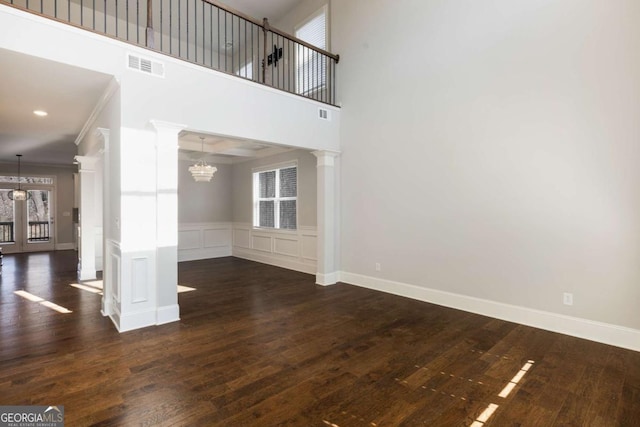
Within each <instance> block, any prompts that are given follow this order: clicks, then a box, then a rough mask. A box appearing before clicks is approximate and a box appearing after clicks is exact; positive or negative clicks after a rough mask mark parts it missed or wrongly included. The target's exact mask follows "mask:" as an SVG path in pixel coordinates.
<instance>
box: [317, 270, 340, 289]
mask: <svg viewBox="0 0 640 427" xmlns="http://www.w3.org/2000/svg"><path fill="white" fill-rule="evenodd" d="M338 276H339V274H338V272H334V273H328V274H321V273H316V285H320V286H331V285H335V284H336V283H338Z"/></svg>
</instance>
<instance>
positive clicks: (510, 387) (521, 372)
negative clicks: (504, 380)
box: [498, 360, 535, 398]
mask: <svg viewBox="0 0 640 427" xmlns="http://www.w3.org/2000/svg"><path fill="white" fill-rule="evenodd" d="M534 363H535V362H534V361H533V360H529V361H528V362H527V363H525V364H524V365H523V366H522V368H520V370H519V371H518V373H517V374H515V375H514V376H513V378H511V381H509V384H507V385H506V386H505V387H504V388H503V389H502V391H501V392H500V394H499V395H498V396H500V397H502V398H505V397H507V396H509V393H511V390H513V389H514V387H515V386H516V385H517V384H518V383H519V382H520V380H522V377H524V375H525V374H526V373H527V372H528V371H529V368H531V366H532V365H533V364H534Z"/></svg>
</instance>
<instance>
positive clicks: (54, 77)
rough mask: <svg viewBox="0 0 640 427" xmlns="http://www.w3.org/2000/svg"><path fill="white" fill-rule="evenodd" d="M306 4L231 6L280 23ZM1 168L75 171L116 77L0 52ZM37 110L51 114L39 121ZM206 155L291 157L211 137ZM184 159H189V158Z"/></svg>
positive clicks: (265, 1)
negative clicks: (16, 165) (86, 134)
mask: <svg viewBox="0 0 640 427" xmlns="http://www.w3.org/2000/svg"><path fill="white" fill-rule="evenodd" d="M300 1H301V0H225V1H224V3H225V4H227V5H229V6H230V7H232V8H234V9H236V10H239V11H242V12H243V13H245V14H247V15H250V16H253V17H256V18H258V19H261V18H262V17H267V18H269V19H270V20H274V21H275V20H277V19H278V18H280V17H282V16H284V15H285V14H286V13H287V12H288V11H289V10H290V9H291V8H292V7H293V6H294V5H295V4H297V3H299V2H300ZM0 70H2V72H1V76H2V78H0V162H11V163H12V162H15V161H16V154H22V155H23V157H22V161H23V163H25V164H27V163H36V164H51V165H71V164H72V163H73V157H74V156H75V155H76V148H77V147H76V145H75V140H76V138H77V137H78V134H79V133H80V131H81V130H82V128H83V126H84V124H85V123H86V121H87V119H88V118H89V116H90V115H91V113H92V111H93V109H94V107H95V106H96V105H97V104H98V101H99V99H100V97H101V96H102V94H103V93H104V91H105V89H106V87H107V85H108V84H109V82H110V80H111V78H112V77H111V76H109V75H106V74H101V73H97V72H93V71H89V70H86V69H81V68H77V67H72V66H69V65H65V64H60V63H56V62H52V61H48V60H43V59H40V58H35V57H31V56H28V55H23V54H20V53H16V52H13V51H9V50H5V49H0ZM36 109H42V110H45V111H47V112H48V113H49V115H48V116H47V117H43V118H41V117H37V116H35V115H34V114H33V111H34V110H36ZM199 135H200V134H197V133H190V132H187V133H184V134H183V135H182V137H181V141H180V147H181V150H182V151H183V152H186V153H187V156H188V157H189V158H194V157H198V156H201V154H200V153H199V152H200V144H199V142H200V140H199V138H198V136H199ZM205 144H206V147H205V151H206V152H208V153H209V154H210V155H215V158H217V159H219V160H221V161H224V160H225V159H227V160H226V162H228V163H232V162H234V161H242V160H244V159H247V158H249V155H250V154H252V153H253V156H252V157H262V156H265V155H271V154H276V153H279V152H282V151H286V150H287V148H284V147H273V146H271V147H269V146H267V145H265V144H261V143H258V144H256V143H255V142H253V141H247V140H234V139H230V138H221V137H214V136H212V135H207V138H206V140H205ZM183 154H184V153H183Z"/></svg>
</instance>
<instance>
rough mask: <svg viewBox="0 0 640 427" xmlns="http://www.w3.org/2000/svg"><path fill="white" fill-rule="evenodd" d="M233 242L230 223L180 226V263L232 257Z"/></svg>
mask: <svg viewBox="0 0 640 427" xmlns="http://www.w3.org/2000/svg"><path fill="white" fill-rule="evenodd" d="M233 238H234V239H235V238H236V236H235V233H234V234H233ZM231 240H232V226H231V223H229V222H207V223H188V224H186V223H185V224H178V262H181V261H195V260H198V259H208V258H219V257H225V256H231Z"/></svg>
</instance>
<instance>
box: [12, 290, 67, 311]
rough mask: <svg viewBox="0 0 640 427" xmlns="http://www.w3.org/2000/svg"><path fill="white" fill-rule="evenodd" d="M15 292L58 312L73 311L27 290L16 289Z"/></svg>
mask: <svg viewBox="0 0 640 427" xmlns="http://www.w3.org/2000/svg"><path fill="white" fill-rule="evenodd" d="M14 294H16V295H18V296H19V297H22V298H24V299H26V300H29V301H32V302H37V303H39V304H40V305H42V306H44V307H47V308H50V309H51V310H55V311H57V312H58V313H62V314H69V313H73V312H72V311H71V310H69V309H68V308H64V307H62V306H61V305H58V304H54V303H52V302H51V301H47V300H45V299H44V298H40V297H39V296H37V295H33V294H31V293H29V292H27V291H15V292H14Z"/></svg>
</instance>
